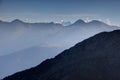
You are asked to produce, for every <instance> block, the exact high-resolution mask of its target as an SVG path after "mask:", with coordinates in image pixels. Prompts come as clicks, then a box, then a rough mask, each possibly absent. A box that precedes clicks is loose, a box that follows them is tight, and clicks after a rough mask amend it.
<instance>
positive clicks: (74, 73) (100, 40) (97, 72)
mask: <svg viewBox="0 0 120 80" xmlns="http://www.w3.org/2000/svg"><path fill="white" fill-rule="evenodd" d="M119 74H120V30H115V31H112V32H102V33H99V34H96V35H95V36H92V37H90V38H88V39H86V40H84V41H82V42H80V43H77V44H76V45H75V46H73V47H71V48H69V49H67V50H64V51H63V52H62V53H60V54H59V55H57V56H56V57H54V58H51V59H47V60H45V61H43V62H42V63H41V64H40V65H38V66H36V67H33V68H30V69H27V70H24V71H21V72H18V73H15V74H14V75H12V76H8V77H6V78H4V79H3V80H120V75H119Z"/></svg>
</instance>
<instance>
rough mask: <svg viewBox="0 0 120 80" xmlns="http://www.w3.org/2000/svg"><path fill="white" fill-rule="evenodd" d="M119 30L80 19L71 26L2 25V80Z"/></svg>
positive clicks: (14, 23)
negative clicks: (78, 44) (96, 37)
mask: <svg viewBox="0 0 120 80" xmlns="http://www.w3.org/2000/svg"><path fill="white" fill-rule="evenodd" d="M116 29H120V27H117V26H111V25H108V24H106V23H103V22H101V21H97V20H93V21H91V22H87V23H86V22H84V21H83V20H81V19H79V20H77V21H76V22H74V23H73V24H71V25H69V26H63V25H62V24H58V23H54V22H50V23H26V22H23V21H21V20H18V19H16V20H14V21H12V22H4V21H0V38H1V39H0V64H2V65H0V78H3V77H5V76H8V75H11V74H13V73H15V72H18V71H21V70H25V69H28V68H30V67H33V66H36V65H38V64H39V63H41V62H42V61H44V60H45V59H47V58H52V57H54V56H56V55H57V54H59V53H61V52H62V51H63V50H65V49H68V48H69V47H71V46H73V45H74V44H76V43H78V42H81V41H83V40H85V39H87V38H89V37H91V36H93V35H95V34H97V33H100V32H103V31H113V30H116Z"/></svg>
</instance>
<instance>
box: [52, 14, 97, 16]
mask: <svg viewBox="0 0 120 80" xmlns="http://www.w3.org/2000/svg"><path fill="white" fill-rule="evenodd" d="M52 15H54V16H61V17H64V16H67V17H88V16H90V17H91V16H94V17H95V16H98V15H96V14H52Z"/></svg>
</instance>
